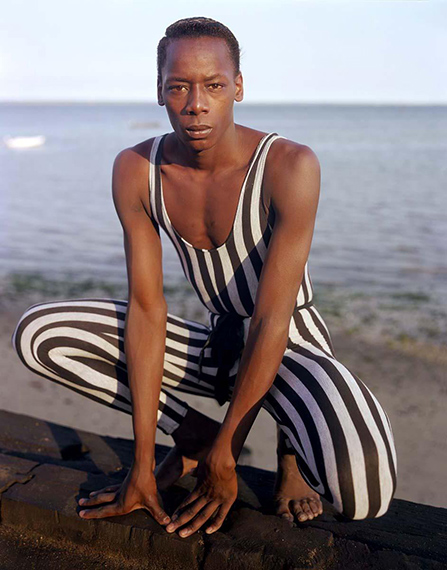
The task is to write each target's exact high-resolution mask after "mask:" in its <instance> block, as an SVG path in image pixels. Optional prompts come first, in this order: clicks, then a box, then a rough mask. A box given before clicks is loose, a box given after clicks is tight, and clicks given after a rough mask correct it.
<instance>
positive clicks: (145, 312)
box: [127, 297, 168, 323]
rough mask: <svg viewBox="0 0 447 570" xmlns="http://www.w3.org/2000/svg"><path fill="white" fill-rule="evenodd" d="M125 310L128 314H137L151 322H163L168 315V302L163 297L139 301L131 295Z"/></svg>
mask: <svg viewBox="0 0 447 570" xmlns="http://www.w3.org/2000/svg"><path fill="white" fill-rule="evenodd" d="M127 311H128V313H129V314H131V313H136V314H139V315H141V316H143V317H144V318H145V319H148V320H150V321H151V322H155V323H159V322H165V321H166V319H167V316H168V304H167V303H166V300H165V298H164V297H163V298H161V299H157V301H141V300H139V299H136V298H132V297H131V298H129V302H128V308H127Z"/></svg>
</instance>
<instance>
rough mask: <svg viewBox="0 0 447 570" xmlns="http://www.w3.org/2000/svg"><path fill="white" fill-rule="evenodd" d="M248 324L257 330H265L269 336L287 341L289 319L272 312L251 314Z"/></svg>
mask: <svg viewBox="0 0 447 570" xmlns="http://www.w3.org/2000/svg"><path fill="white" fill-rule="evenodd" d="M250 326H251V327H252V328H253V329H255V330H258V331H261V330H262V331H267V333H268V336H269V337H270V336H271V337H272V338H276V339H284V340H285V342H287V338H288V336H289V327H290V319H284V318H280V317H279V316H278V315H272V314H264V315H253V317H252V318H251V325H250Z"/></svg>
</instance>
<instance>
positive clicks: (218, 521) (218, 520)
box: [205, 503, 233, 534]
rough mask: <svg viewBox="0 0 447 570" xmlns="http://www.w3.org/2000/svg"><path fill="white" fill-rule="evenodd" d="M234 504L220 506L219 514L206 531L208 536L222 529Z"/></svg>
mask: <svg viewBox="0 0 447 570" xmlns="http://www.w3.org/2000/svg"><path fill="white" fill-rule="evenodd" d="M232 504H233V503H228V504H227V505H220V507H219V510H218V513H217V514H216V516H215V517H214V518H213V522H212V523H211V524H210V526H209V527H207V529H206V531H205V532H206V533H207V534H211V533H212V532H216V530H219V529H220V527H221V526H222V525H223V522H224V520H225V517H226V516H227V514H228V511H229V510H230V508H231V505H232Z"/></svg>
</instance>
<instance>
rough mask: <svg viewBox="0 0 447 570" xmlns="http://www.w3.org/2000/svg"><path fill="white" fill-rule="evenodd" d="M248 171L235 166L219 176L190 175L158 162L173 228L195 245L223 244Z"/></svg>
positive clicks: (240, 205) (237, 209)
mask: <svg viewBox="0 0 447 570" xmlns="http://www.w3.org/2000/svg"><path fill="white" fill-rule="evenodd" d="M247 175H248V170H247V168H237V169H232V170H231V171H230V172H224V173H221V174H219V176H214V177H198V176H194V177H193V176H191V174H190V173H189V174H188V172H187V171H186V169H184V168H182V167H180V166H178V165H175V164H169V165H160V180H161V182H160V190H161V192H162V198H163V201H164V205H165V209H166V212H167V215H168V217H169V220H170V223H171V225H172V226H173V227H174V229H175V231H176V232H177V233H178V234H179V235H180V236H181V237H182V238H183V239H184V240H186V241H187V242H188V243H190V244H192V245H193V246H194V247H196V248H203V249H213V248H217V247H220V246H221V245H222V244H224V243H225V242H226V240H227V239H228V237H229V235H230V234H231V231H232V229H233V226H234V223H235V220H236V217H237V215H238V214H241V210H242V208H243V202H244V194H245V191H246V190H247V186H248V185H249V184H250V182H251V180H250V179H249V178H248V176H247ZM266 211H267V210H266Z"/></svg>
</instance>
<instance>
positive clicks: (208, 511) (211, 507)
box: [179, 501, 219, 538]
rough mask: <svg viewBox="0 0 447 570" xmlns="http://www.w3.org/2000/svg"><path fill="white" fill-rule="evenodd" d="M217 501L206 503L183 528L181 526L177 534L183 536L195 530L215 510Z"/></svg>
mask: <svg viewBox="0 0 447 570" xmlns="http://www.w3.org/2000/svg"><path fill="white" fill-rule="evenodd" d="M218 506H219V503H217V502H216V501H212V502H211V503H208V504H207V505H206V506H205V507H203V508H202V510H201V511H200V512H199V513H198V514H197V515H196V517H195V518H194V519H193V520H192V522H190V523H189V524H188V525H187V526H186V527H185V528H182V529H181V530H180V532H179V535H180V536H181V537H182V538H183V537H185V536H189V535H190V534H192V533H193V532H196V530H198V529H199V528H200V527H201V526H202V525H203V524H204V523H205V522H206V521H207V520H208V519H209V518H210V517H211V516H212V515H213V514H214V513H215V512H216V509H217V507H218Z"/></svg>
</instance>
